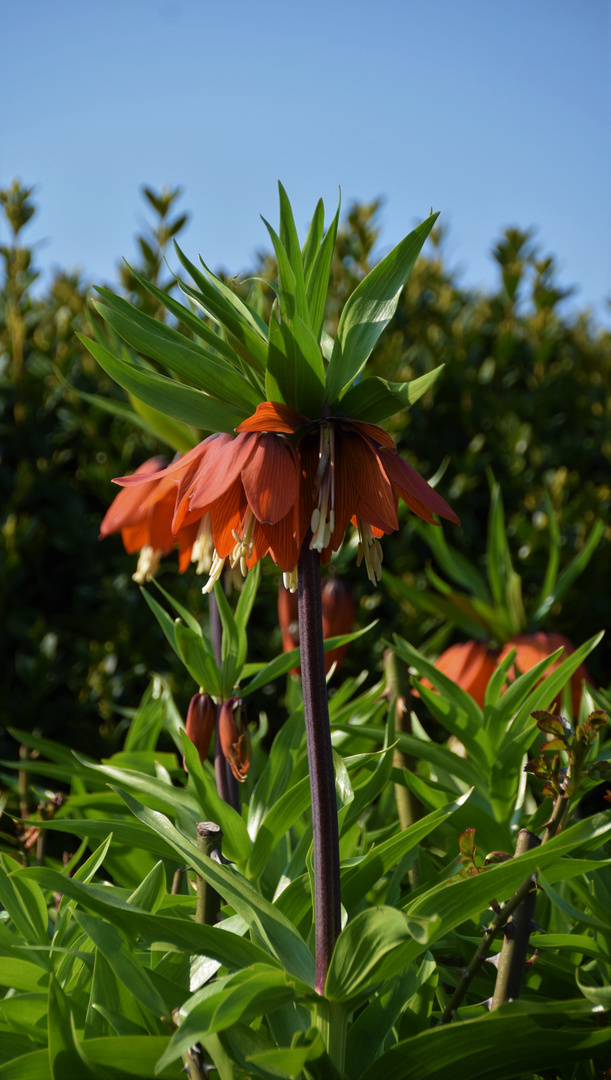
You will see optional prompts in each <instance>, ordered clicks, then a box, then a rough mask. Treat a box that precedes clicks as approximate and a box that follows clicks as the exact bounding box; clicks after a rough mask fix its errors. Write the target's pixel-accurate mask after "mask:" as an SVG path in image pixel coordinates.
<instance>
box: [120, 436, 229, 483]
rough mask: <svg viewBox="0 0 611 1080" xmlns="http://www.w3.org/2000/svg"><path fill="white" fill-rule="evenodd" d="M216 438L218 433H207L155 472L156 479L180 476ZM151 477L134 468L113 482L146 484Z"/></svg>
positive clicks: (195, 462)
mask: <svg viewBox="0 0 611 1080" xmlns="http://www.w3.org/2000/svg"><path fill="white" fill-rule="evenodd" d="M218 438H220V435H209V436H208V438H207V439H204V441H203V442H200V443H198V444H197V446H194V447H193V449H192V450H189V452H188V453H187V454H183V455H182V456H181V457H179V458H178V460H177V461H173V462H172V464H171V465H168V466H167V468H165V469H164V468H162V469H161V470H160V472H158V473H157V476H156V479H158V480H159V479H161V477H163V476H173V477H175V478H176V477H178V478H180V477H181V476H182V474H183V473H184V472H188V471H189V470H190V469H191V468H192V467H193V466H194V465H196V464H197V462H198V461H199V459H200V457H202V455H203V454H205V453H206V452H207V450H208V447H209V446H210V444H211V443H212V442H214V441H215V440H216V439H218ZM151 460H154V459H151ZM145 464H146V462H145ZM151 479H155V477H146V476H139V475H138V470H136V472H135V473H132V474H131V475H130V476H116V477H115V478H114V480H113V484H120V486H121V487H134V486H137V485H138V484H146V483H148V482H149V480H151Z"/></svg>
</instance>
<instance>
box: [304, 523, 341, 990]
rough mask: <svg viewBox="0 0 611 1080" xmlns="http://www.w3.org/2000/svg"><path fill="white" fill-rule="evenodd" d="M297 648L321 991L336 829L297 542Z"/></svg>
mask: <svg viewBox="0 0 611 1080" xmlns="http://www.w3.org/2000/svg"><path fill="white" fill-rule="evenodd" d="M298 575H299V586H298V610H299V647H300V650H301V678H302V685H303V709H304V716H305V729H306V740H307V747H308V765H309V770H310V787H311V792H312V831H313V837H314V919H315V951H316V976H315V989H316V991H317V992H318V993H319V994H323V993H324V989H325V981H326V978H327V971H328V968H329V964H330V962H331V956H332V953H333V949H334V947H335V942H336V941H337V938H338V935H339V932H340V929H341V909H340V877H339V833H338V827H337V810H336V802H335V775H334V771H333V751H332V748H331V728H330V724H329V705H328V700H327V684H326V679H325V657H324V649H323V634H322V607H321V599H320V556H319V553H318V551H316V550H313V549H311V548H310V546H309V536H308V537H306V542H305V543H304V544H303V546H302V549H301V554H300V556H299V564H298Z"/></svg>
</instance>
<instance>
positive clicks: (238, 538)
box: [116, 428, 300, 592]
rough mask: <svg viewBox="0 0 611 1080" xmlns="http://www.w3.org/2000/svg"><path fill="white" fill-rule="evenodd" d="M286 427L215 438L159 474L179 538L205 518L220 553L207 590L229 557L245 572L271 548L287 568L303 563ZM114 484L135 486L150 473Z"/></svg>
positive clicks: (294, 461)
mask: <svg viewBox="0 0 611 1080" xmlns="http://www.w3.org/2000/svg"><path fill="white" fill-rule="evenodd" d="M283 431H284V429H282V428H281V429H280V431H277V430H273V431H269V432H267V431H266V432H260V433H259V432H256V433H255V432H249V433H246V434H237V435H235V436H232V435H229V434H226V433H221V434H218V435H211V436H210V437H209V438H207V439H205V440H204V441H203V442H201V443H200V444H199V445H198V446H196V447H195V449H194V450H191V451H190V452H189V453H188V454H185V455H184V457H182V458H180V459H179V460H178V461H177V462H174V464H172V465H170V466H169V467H167V468H166V469H164V470H163V473H162V474H161V475H162V476H163V478H164V480H166V481H167V482H169V483H171V484H172V486H173V490H174V496H173V498H174V502H173V520H172V529H173V531H174V533H175V534H176V535H180V534H181V533H182V532H183V530H185V529H188V528H193V526H195V528H196V529H197V528H198V527H199V526H198V523H200V522H202V521H203V520H204V519H205V518H207V522H208V525H207V529H208V530H209V535H210V536H211V539H212V543H213V545H214V554H213V557H212V563H211V567H210V579H209V581H208V583H207V585H206V586H205V589H204V592H207V591H209V590H210V589H211V588H212V586H213V584H214V582H215V581H216V580H217V579H218V577H219V576H220V573H221V570H222V568H223V565H224V563H225V559H226V558H229V560H230V562H231V565H232V567H234V566H239V567H240V569H241V570H242V573H243V574H244V575H245V574H246V573H247V571H248V570H249V569H251V567H252V566H254V564H255V563H256V562H258V560H259V559H261V558H262V557H263V556H264V555H266V554H267V553H268V552H269V553H270V555H271V556H272V558H273V560H274V562H276V563H277V564H278V565H279V566H280V567H281V568H282V570H283V571H287V572H288V571H291V570H294V568H295V566H296V564H297V559H298V558H299V548H298V546H297V541H296V537H295V533H296V513H297V504H298V498H299V471H300V470H299V458H298V455H297V451H296V450H295V447H294V446H293V444H292V443H291V442H290V440H289V439H288V438H287V437H286V435H285V434H284V433H283ZM116 482H117V483H119V484H125V485H129V486H133V485H137V484H139V483H147V482H148V478H142V479H140V478H136V477H135V476H134V477H121V478H119V479H118V480H117V481H116Z"/></svg>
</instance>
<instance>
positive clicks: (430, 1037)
mask: <svg viewBox="0 0 611 1080" xmlns="http://www.w3.org/2000/svg"><path fill="white" fill-rule="evenodd" d="M588 1020H589V1017H588V1015H587V1012H584V1011H579V1010H578V1008H576V1003H575V1002H560V1003H558V1005H557V1006H556V1005H555V1004H554V1005H552V1004H551V1003H549V1002H541V1003H540V1004H536V1005H533V1004H531V1003H527V1004H526V1003H522V1002H521V1001H514V1002H510V1003H509V1004H507V1005H503V1006H502V1007H501V1008H500V1009H496V1010H495V1011H494V1012H493V1013H490V1014H489V1015H488V1016H483V1017H480V1018H479V1019H477V1020H464V1021H457V1022H454V1023H452V1024H446V1025H445V1026H443V1027H434V1028H430V1029H429V1030H428V1031H423V1032H421V1033H420V1034H419V1035H416V1036H415V1037H414V1038H411V1039H405V1040H404V1041H402V1042H399V1043H397V1044H396V1045H395V1046H393V1047H392V1048H391V1049H390V1050H388V1051H387V1052H386V1053H385V1054H382V1056H381V1057H379V1058H377V1060H376V1061H374V1062H373V1064H372V1065H371V1066H370V1067H369V1068H368V1069H367V1070H366V1071H365V1072H364V1073H363V1074H362V1076H361V1078H360V1080H380V1077H383V1078H384V1080H405V1077H407V1076H409V1080H447V1078H448V1077H452V1080H490V1077H494V1078H495V1080H510V1078H511V1080H513V1078H514V1077H517V1076H521V1075H522V1074H528V1076H532V1075H533V1073H537V1074H538V1073H540V1072H543V1073H545V1074H549V1070H550V1069H554V1070H555V1069H556V1067H558V1068H560V1069H563V1070H564V1068H565V1067H566V1066H567V1065H568V1064H570V1063H572V1062H578V1063H584V1062H586V1061H587V1060H588V1058H590V1057H591V1056H594V1057H599V1056H600V1055H601V1054H604V1052H605V1050H608V1047H609V1045H610V1044H611V1032H609V1030H608V1029H607V1030H605V1029H600V1028H599V1029H597V1028H596V1027H595V1026H594V1024H593V1023H592V1022H591V1021H590V1022H588ZM580 1021H581V1022H580Z"/></svg>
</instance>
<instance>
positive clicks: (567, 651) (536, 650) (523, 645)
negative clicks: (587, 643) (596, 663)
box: [499, 630, 592, 716]
mask: <svg viewBox="0 0 611 1080" xmlns="http://www.w3.org/2000/svg"><path fill="white" fill-rule="evenodd" d="M560 646H564V653H563V654H562V656H561V657H560V658H559V659H558V660H554V663H553V664H550V666H549V668H548V669H547V672H546V675H549V673H550V672H551V671H554V670H555V669H556V668H557V667H558V666H559V664H560V663H561V662H562V660H564V659H565V658H566V657H567V656H570V655H571V653H574V652H575V646H574V645H573V643H572V641H569V639H568V638H566V637H564V635H563V634H546V633H543V631H541V630H540V631H538V633H536V634H516V636H515V637H513V638H512V639H511V641H508V642H507V644H506V645H505V646H504V648H503V650H502V652H501V655H500V656H499V661H501V660H504V658H505V657H506V656H507V654H508V653H509V652H510V651H511V649H515V650H516V658H515V660H514V662H513V664H512V666H511V667H510V669H509V672H508V674H507V678H508V679H509V681H510V682H513V680H514V679H515V678H516V673H519V674H520V675H524V673H525V672H526V671H530V669H531V668H533V667H534V666H535V664H538V663H539V661H540V660H544V659H545V657H546V656H549V655H550V654H551V653H553V652H555V651H556V649H559V648H560ZM584 679H585V681H586V682H589V683H591V682H592V680H591V678H590V676H589V674H588V672H587V670H586V668H585V665H584V664H580V665H579V667H578V668H577V671H576V672H575V673H574V674H573V675H572V677H571V684H570V687H571V689H570V693H571V704H572V706H573V716H578V715H579V704H580V702H581V683H582V681H583V680H584ZM540 681H542V680H540ZM563 697H564V692H562V693H560V694H558V696H557V697H556V698H555V699H554V702H553V705H555V706H556V711H557V712H562V709H563ZM553 705H552V706H550V707H553Z"/></svg>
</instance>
